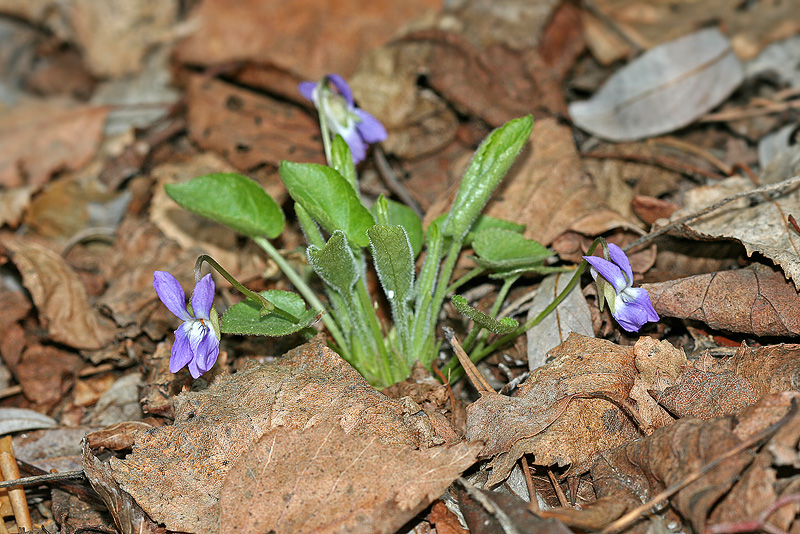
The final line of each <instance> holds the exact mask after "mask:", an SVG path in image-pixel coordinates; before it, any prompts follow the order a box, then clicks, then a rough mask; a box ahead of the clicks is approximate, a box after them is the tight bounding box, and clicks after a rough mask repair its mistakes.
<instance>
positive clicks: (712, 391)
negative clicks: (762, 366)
mask: <svg viewBox="0 0 800 534" xmlns="http://www.w3.org/2000/svg"><path fill="white" fill-rule="evenodd" d="M653 396H654V397H655V398H656V400H657V401H658V403H659V404H660V405H661V406H663V407H665V408H666V409H667V410H669V411H670V413H672V414H675V415H676V416H677V417H697V418H699V419H713V418H714V417H720V416H723V415H736V414H737V413H739V412H740V411H741V410H742V409H743V408H744V407H745V406H748V405H750V404H753V403H754V402H756V401H757V400H758V393H757V392H756V390H755V389H754V388H753V385H752V384H750V381H748V380H747V379H746V378H742V377H740V376H737V375H735V374H733V373H711V372H708V371H700V370H699V369H695V368H693V367H687V368H686V369H685V371H684V373H683V376H681V380H680V383H678V384H676V385H674V386H670V387H668V388H666V389H664V391H661V392H653Z"/></svg>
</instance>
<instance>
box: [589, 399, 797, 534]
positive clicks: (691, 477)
mask: <svg viewBox="0 0 800 534" xmlns="http://www.w3.org/2000/svg"><path fill="white" fill-rule="evenodd" d="M796 413H797V403H796V402H794V401H792V407H791V409H790V410H789V413H787V414H786V415H784V416H783V417H782V418H781V420H780V421H778V422H777V423H774V424H772V425H770V426H769V427H767V428H765V429H764V430H762V431H761V432H759V433H758V434H755V435H753V436H751V437H750V438H749V439H746V440H745V441H743V442H741V443H740V444H739V445H737V446H735V447H732V448H731V449H729V450H728V451H726V452H724V453H722V454H721V455H719V456H717V457H716V458H714V459H713V460H711V461H710V462H708V463H706V464H705V465H704V466H703V467H701V468H700V469H698V470H697V471H694V472H693V473H689V474H688V475H686V476H684V477H683V478H682V479H681V480H679V481H678V482H676V483H675V484H673V485H671V486H670V487H668V488H667V489H665V490H664V491H662V492H660V493H659V494H658V495H655V496H654V497H653V498H652V499H650V500H648V501H647V502H646V503H644V504H642V505H641V506H637V507H636V508H634V509H633V510H631V511H630V512H628V513H626V514H625V515H623V516H622V517H620V518H619V519H617V520H616V521H614V522H612V523H611V524H610V525H608V526H607V527H606V528H604V529H603V530H601V531H600V534H611V533H612V532H618V531H620V530H622V529H624V528H627V527H628V526H630V525H631V524H632V523H634V522H635V521H636V520H637V519H639V516H641V515H642V514H643V513H644V512H646V511H647V510H650V509H651V508H653V507H654V506H657V505H659V504H661V503H662V502H663V501H665V500H667V499H669V498H670V497H672V496H673V495H675V494H676V493H678V492H679V491H680V490H682V489H683V488H685V487H686V486H688V485H689V484H691V483H692V482H694V481H695V480H698V479H699V478H700V477H702V476H703V475H705V474H706V473H708V472H709V471H711V470H712V469H714V468H715V467H717V466H718V465H720V464H721V463H722V462H724V461H725V460H727V459H728V458H731V457H733V456H735V455H737V454H739V453H740V452H742V451H744V450H746V449H749V448H750V447H753V446H755V445H756V444H757V443H759V442H760V441H761V440H764V439H766V438H768V437H770V436H771V435H772V434H774V433H775V432H777V431H778V430H779V429H780V428H781V427H782V426H783V425H785V424H786V423H787V422H788V421H789V420H790V419H792V417H794V416H795V414H796Z"/></svg>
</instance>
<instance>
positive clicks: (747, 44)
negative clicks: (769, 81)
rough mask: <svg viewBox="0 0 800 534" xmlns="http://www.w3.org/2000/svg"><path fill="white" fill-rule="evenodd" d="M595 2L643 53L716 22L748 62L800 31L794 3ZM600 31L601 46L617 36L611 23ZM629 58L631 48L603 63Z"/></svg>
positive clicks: (733, 0)
mask: <svg viewBox="0 0 800 534" xmlns="http://www.w3.org/2000/svg"><path fill="white" fill-rule="evenodd" d="M595 3H596V5H597V8H598V9H599V10H600V11H601V12H603V13H604V14H605V15H606V16H607V17H609V18H610V19H611V20H613V21H614V22H615V23H616V25H618V27H619V28H620V29H622V31H623V32H624V33H625V34H626V35H628V36H629V37H630V38H631V39H632V40H633V41H634V42H636V43H637V44H638V45H639V46H642V47H644V48H650V47H652V46H655V45H657V44H659V43H663V42H666V41H669V40H671V39H674V38H676V37H679V36H681V35H684V34H686V33H688V32H690V31H693V30H695V29H697V28H700V27H703V26H707V25H708V24H709V23H713V24H718V25H720V26H721V27H724V28H725V32H726V33H727V35H728V36H730V38H731V43H732V45H733V48H734V50H735V51H736V53H737V54H738V55H739V57H740V58H742V59H750V58H752V57H754V56H755V55H756V54H757V53H758V52H759V51H760V50H761V49H762V48H763V47H764V46H766V45H767V44H769V43H770V42H772V41H774V40H778V39H782V38H785V37H789V36H791V35H793V34H794V33H796V32H797V30H798V29H799V28H800V22H798V20H797V16H796V15H797V10H798V9H800V4H799V3H798V2H797V1H796V0H789V1H786V2H774V1H761V2H755V3H753V4H752V5H747V6H744V7H743V6H742V4H741V2H739V1H737V0H714V1H708V2H694V1H691V0H679V1H674V2H669V3H643V2H639V1H637V0H597V1H596V2H595ZM597 30H598V32H599V31H602V37H600V39H601V41H600V42H602V40H605V39H606V38H607V35H608V34H611V35H613V31H614V30H613V29H611V28H609V27H608V25H607V24H606V25H604V28H598V29H597ZM587 39H588V40H589V45H590V48H593V45H594V40H593V36H591V35H589V36H587ZM629 53H630V48H629V47H627V46H623V47H621V48H620V49H619V50H618V53H616V54H614V55H610V56H606V57H604V58H603V59H604V60H605V61H606V63H607V64H610V63H612V62H613V61H616V60H618V59H622V58H624V57H625V56H627V55H628V54H629Z"/></svg>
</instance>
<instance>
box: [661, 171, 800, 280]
mask: <svg viewBox="0 0 800 534" xmlns="http://www.w3.org/2000/svg"><path fill="white" fill-rule="evenodd" d="M786 178H788V176H782V177H781V179H786ZM752 189H754V186H753V182H752V181H750V180H748V179H747V178H742V177H733V178H728V179H727V180H723V181H722V182H719V183H718V184H715V185H713V186H703V187H696V188H694V189H691V190H690V191H687V192H686V194H685V195H684V207H683V209H681V210H679V211H676V212H675V213H673V214H672V219H673V220H674V219H678V218H680V217H683V216H686V215H688V214H690V213H695V212H697V211H700V210H701V209H703V208H705V207H707V206H710V205H712V204H714V203H715V202H717V201H719V200H721V199H723V198H725V197H728V196H730V195H734V194H736V193H742V192H745V191H749V190H752ZM793 213H800V187H798V185H797V184H795V185H794V186H793V187H792V188H791V189H790V190H788V191H786V192H779V193H775V194H772V195H763V196H757V197H753V201H752V202H748V201H747V200H746V199H741V200H737V201H735V202H730V203H728V204H726V205H724V206H723V207H721V208H719V209H717V210H715V211H712V212H711V213H709V214H708V215H704V216H703V217H700V218H699V219H697V220H695V221H693V222H691V223H689V224H685V225H684V226H683V227H682V228H680V229H679V230H678V231H677V233H679V234H681V235H682V236H683V237H690V238H693V239H701V240H708V239H733V240H735V241H738V242H740V243H741V244H742V245H744V247H745V249H746V250H747V255H748V256H751V255H752V254H753V253H754V252H758V253H760V254H763V255H764V256H766V257H767V258H769V259H771V260H772V261H773V262H775V263H776V264H777V265H779V266H780V267H781V269H783V272H784V273H785V274H786V277H787V278H790V279H792V281H793V282H794V285H795V287H797V288H798V289H800V235H798V233H797V232H796V231H795V230H794V228H792V226H791V225H790V224H789V222H788V221H787V217H788V216H789V215H791V214H793Z"/></svg>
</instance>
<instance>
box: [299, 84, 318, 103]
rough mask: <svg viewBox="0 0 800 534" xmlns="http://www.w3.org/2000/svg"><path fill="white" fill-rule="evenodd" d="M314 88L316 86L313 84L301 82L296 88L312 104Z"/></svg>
mask: <svg viewBox="0 0 800 534" xmlns="http://www.w3.org/2000/svg"><path fill="white" fill-rule="evenodd" d="M316 88H317V84H316V83H314V82H302V83H300V84H299V85H298V86H297V90H298V91H300V94H301V95H303V97H304V98H306V99H308V100H311V101H312V102H314V90H315V89H316Z"/></svg>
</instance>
